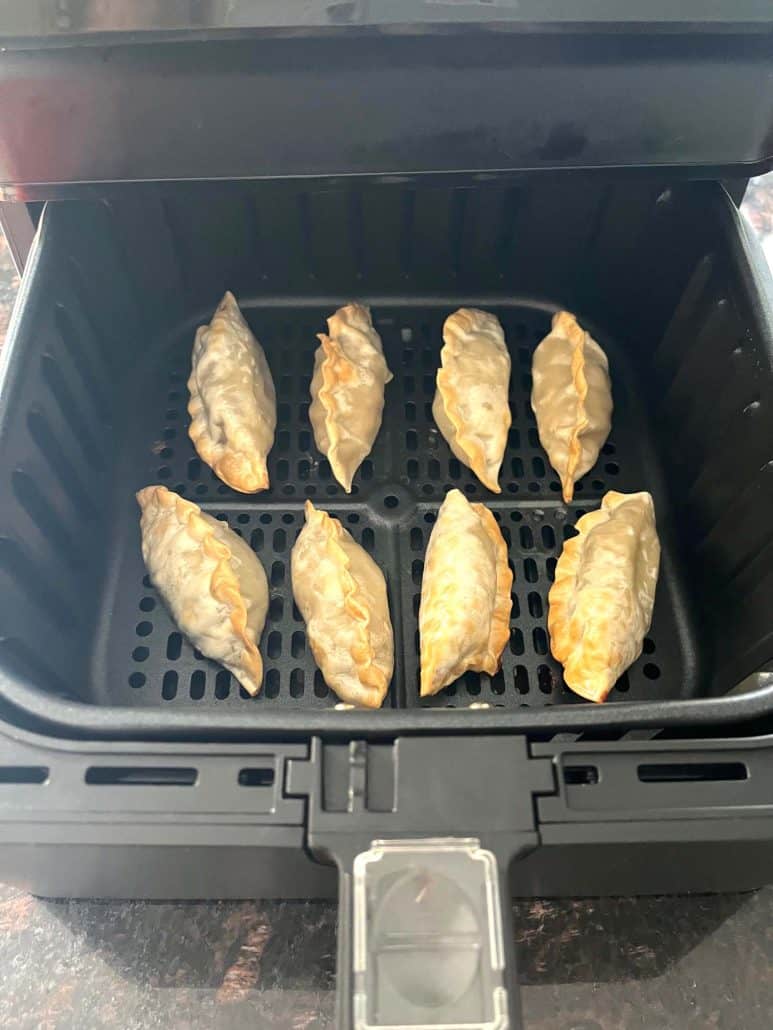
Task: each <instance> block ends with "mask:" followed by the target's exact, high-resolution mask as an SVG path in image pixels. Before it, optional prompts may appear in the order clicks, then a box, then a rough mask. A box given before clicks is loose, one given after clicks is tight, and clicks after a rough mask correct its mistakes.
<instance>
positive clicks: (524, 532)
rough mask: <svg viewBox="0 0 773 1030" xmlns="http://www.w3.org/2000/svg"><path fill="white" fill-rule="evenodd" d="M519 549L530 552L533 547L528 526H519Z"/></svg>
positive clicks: (531, 534) (531, 535)
mask: <svg viewBox="0 0 773 1030" xmlns="http://www.w3.org/2000/svg"><path fill="white" fill-rule="evenodd" d="M519 536H520V539H521V547H523V549H524V550H526V551H530V550H531V549H532V547H534V534H533V533H532V531H531V530H530V529H529V527H528V526H521V529H520V533H519Z"/></svg>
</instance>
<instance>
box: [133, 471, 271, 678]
mask: <svg viewBox="0 0 773 1030" xmlns="http://www.w3.org/2000/svg"><path fill="white" fill-rule="evenodd" d="M137 502H138V504H139V506H140V509H141V511H142V518H141V521H140V528H141V531H142V557H143V558H144V559H145V565H146V566H147V570H148V574H149V575H150V579H151V581H152V583H153V585H154V586H155V587H156V589H157V590H158V592H159V593H160V594H161V596H162V597H163V599H164V602H165V603H166V605H167V607H168V608H169V611H170V612H171V613H172V618H173V619H174V620H175V622H176V623H177V625H178V626H179V628H180V630H181V631H182V632H183V633H184V634H185V636H186V637H187V638H188V639H189V640H190V642H191V643H192V644H193V646H194V647H197V648H198V649H199V651H201V653H202V654H204V655H206V656H207V658H213V659H214V660H215V661H216V662H220V664H221V665H224V666H225V667H226V669H228V670H230V672H232V673H233V674H234V676H235V677H236V678H237V679H238V680H239V682H240V683H241V684H242V686H243V687H244V689H245V690H247V691H248V692H249V693H250V694H257V693H258V691H259V690H260V687H261V683H262V681H263V662H262V661H261V657H260V652H259V651H258V641H259V640H260V635H261V633H262V632H263V626H264V624H265V621H266V612H267V611H268V582H267V581H266V573H265V572H264V570H263V566H262V565H261V564H260V560H259V559H258V557H257V555H256V554H255V553H254V551H253V550H252V549H251V548H250V547H249V546H248V545H247V544H246V543H245V542H244V541H243V540H242V539H241V537H239V536H237V534H236V533H234V531H233V530H232V529H230V528H229V527H228V526H227V525H226V524H225V523H224V522H221V521H220V520H219V519H214V518H212V516H211V515H207V514H206V512H203V511H202V510H201V508H199V506H198V505H197V504H193V503H192V502H191V501H186V500H185V499H184V498H182V497H180V496H179V495H178V494H175V493H172V492H171V491H170V490H167V488H166V487H165V486H146V487H145V489H144V490H140V492H139V493H138V494H137Z"/></svg>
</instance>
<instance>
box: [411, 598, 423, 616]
mask: <svg viewBox="0 0 773 1030" xmlns="http://www.w3.org/2000/svg"><path fill="white" fill-rule="evenodd" d="M420 608H421V594H414V595H413V604H412V609H413V617H414V618H415V619H418V617H419V610H420Z"/></svg>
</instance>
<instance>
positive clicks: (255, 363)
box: [188, 293, 276, 494]
mask: <svg viewBox="0 0 773 1030" xmlns="http://www.w3.org/2000/svg"><path fill="white" fill-rule="evenodd" d="M188 389H189V390H190V395H191V396H190V401H189V402H188V412H189V414H190V416H191V425H190V429H189V430H188V433H189V435H190V438H191V440H192V441H193V446H194V447H195V448H196V450H197V452H198V454H199V457H200V458H201V460H202V461H205V462H206V463H207V465H209V466H210V468H212V469H213V470H214V472H215V473H216V475H218V476H219V477H220V479H222V480H223V482H224V483H227V484H228V486H230V487H231V488H232V489H234V490H239V491H241V492H242V493H246V494H252V493H257V492H258V491H259V490H266V489H268V469H267V467H266V458H267V457H268V452H269V451H270V450H271V447H272V445H273V443H274V430H275V429H276V393H275V391H274V381H273V379H272V378H271V371H270V369H269V367H268V362H267V361H266V355H265V354H264V353H263V348H262V347H261V346H260V344H259V343H258V341H257V340H256V339H255V337H254V336H253V335H252V332H251V330H250V327H249V326H248V325H247V323H246V321H245V320H244V316H243V315H242V313H241V311H240V310H239V305H238V304H237V303H236V299H235V297H234V295H233V294H232V293H226V294H225V296H224V297H223V299H222V300H221V301H220V304H219V305H218V307H217V310H216V311H215V314H214V315H213V316H212V321H211V322H210V323H209V325H202V326H199V328H198V329H197V330H196V339H195V341H194V344H193V361H192V368H191V375H190V378H189V380H188Z"/></svg>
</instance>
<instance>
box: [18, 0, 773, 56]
mask: <svg viewBox="0 0 773 1030" xmlns="http://www.w3.org/2000/svg"><path fill="white" fill-rule="evenodd" d="M770 20H771V17H770V7H769V5H768V3H767V0H732V2H728V0H725V2H724V3H718V2H717V0H712V2H707V0H681V3H679V4H677V5H674V4H672V3H670V2H669V0H660V2H653V0H649V2H640V3H637V4H634V3H631V2H628V3H626V4H625V6H624V7H621V5H620V3H619V0H591V2H587V0H585V2H582V0H552V2H551V3H550V4H549V5H546V4H545V3H544V2H543V0H497V2H496V3H491V2H489V3H485V2H480V0H447V2H442V0H441V2H438V0H345V2H343V3H331V2H330V0H228V3H225V2H218V0H215V2H210V3H191V0H155V2H153V0H145V2H143V3H141V4H127V3H126V2H125V0H100V3H98V4H90V3H88V4H83V3H68V2H67V0H65V2H64V3H63V2H62V0H5V2H4V4H3V13H2V18H0V38H2V40H3V42H4V43H7V44H10V45H15V46H17V47H33V46H42V45H49V46H67V45H72V44H73V42H75V41H77V42H87V41H90V40H93V39H96V40H98V41H104V40H105V39H109V40H111V41H112V42H115V41H119V40H120V41H126V42H127V43H128V44H137V43H143V42H148V41H150V40H155V39H169V38H174V39H180V40H184V39H190V38H191V37H193V38H195V39H212V38H216V37H217V36H222V35H228V34H237V33H252V32H254V33H266V32H272V33H276V32H282V31H293V32H294V33H306V34H312V33H314V32H322V31H325V30H331V29H334V30H337V31H341V30H343V29H350V30H357V29H359V30H363V29H366V30H367V29H371V30H378V31H382V32H383V31H390V30H396V31H405V29H406V28H410V29H411V30H412V31H414V32H432V31H437V30H442V29H445V30H446V31H448V30H450V29H452V28H462V29H464V28H466V27H470V26H481V25H485V26H487V27H489V28H490V29H492V30H493V29H500V30H503V29H507V28H513V29H515V28H518V27H525V28H527V29H528V28H534V27H535V26H542V27H547V26H554V27H556V28H561V27H562V26H571V27H575V28H576V27H580V26H584V27H594V28H596V27H599V26H608V27H618V28H619V27H620V26H627V25H637V26H639V25H646V26H647V27H648V28H649V29H652V30H655V31H657V30H661V31H668V30H669V29H673V27H674V26H681V27H686V28H689V29H690V31H691V32H705V31H727V30H728V29H729V28H736V29H737V28H742V27H744V28H747V29H749V28H752V27H755V26H760V27H762V26H764V25H765V24H766V23H769V22H770Z"/></svg>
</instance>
